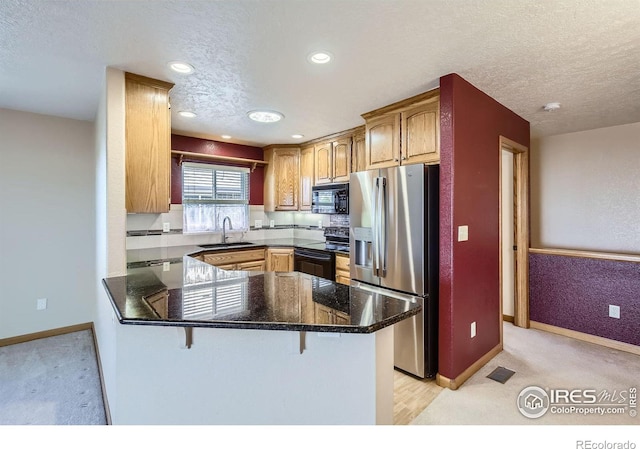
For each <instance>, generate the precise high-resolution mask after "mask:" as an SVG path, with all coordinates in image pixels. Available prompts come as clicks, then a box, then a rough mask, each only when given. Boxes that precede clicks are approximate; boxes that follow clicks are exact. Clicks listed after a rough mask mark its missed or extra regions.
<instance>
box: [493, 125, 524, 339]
mask: <svg viewBox="0 0 640 449" xmlns="http://www.w3.org/2000/svg"><path fill="white" fill-rule="evenodd" d="M528 150H529V149H528V148H527V147H525V146H523V145H521V144H519V143H517V142H514V141H512V140H510V139H507V138H506V137H503V136H500V320H499V322H500V343H501V344H502V338H503V336H502V322H503V319H505V320H507V321H513V324H514V325H515V326H518V327H524V328H528V327H529V260H528V258H529V151H528Z"/></svg>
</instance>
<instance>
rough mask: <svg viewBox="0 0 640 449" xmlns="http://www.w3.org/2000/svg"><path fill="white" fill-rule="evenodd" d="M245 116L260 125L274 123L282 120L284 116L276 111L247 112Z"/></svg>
mask: <svg viewBox="0 0 640 449" xmlns="http://www.w3.org/2000/svg"><path fill="white" fill-rule="evenodd" d="M247 115H248V116H249V118H250V119H251V120H254V121H256V122H260V123H275V122H278V121H280V120H282V119H283V118H284V115H282V114H281V113H279V112H277V111H264V110H262V111H249V112H247Z"/></svg>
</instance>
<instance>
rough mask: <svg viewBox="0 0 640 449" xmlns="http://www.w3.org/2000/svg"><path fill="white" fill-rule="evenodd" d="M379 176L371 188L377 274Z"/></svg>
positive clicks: (374, 264) (374, 265) (376, 269)
mask: <svg viewBox="0 0 640 449" xmlns="http://www.w3.org/2000/svg"><path fill="white" fill-rule="evenodd" d="M379 181H380V178H375V180H374V186H373V187H374V189H373V192H374V193H373V275H374V276H378V275H379V273H378V271H379V268H380V242H379V240H378V229H379V228H380V223H379V221H378V220H379V214H378V209H379V207H378V199H379V197H380V195H379V191H380V184H379Z"/></svg>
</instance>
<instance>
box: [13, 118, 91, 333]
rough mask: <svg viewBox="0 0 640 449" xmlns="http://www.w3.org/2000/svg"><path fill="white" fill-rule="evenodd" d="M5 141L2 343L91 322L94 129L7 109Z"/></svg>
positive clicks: (84, 125)
mask: <svg viewBox="0 0 640 449" xmlns="http://www.w3.org/2000/svg"><path fill="white" fill-rule="evenodd" d="M0 136H1V137H0V338H8V337H15V336H19V335H25V334H30V333H34V332H40V331H44V330H49V329H55V328H59V327H64V326H70V325H74V324H80V323H86V322H91V321H93V311H94V304H95V302H94V295H95V289H94V287H93V286H94V284H95V276H96V275H95V255H94V254H95V253H94V245H93V241H94V238H95V231H94V228H95V213H94V209H95V207H94V195H93V190H94V184H93V179H94V173H95V171H94V154H93V124H92V123H90V122H85V121H79V120H71V119H65V118H59V117H52V116H47V115H39V114H32V113H28V112H19V111H12V110H7V109H0ZM38 298H47V300H48V306H47V308H46V309H45V310H40V311H39V310H36V300H37V299H38Z"/></svg>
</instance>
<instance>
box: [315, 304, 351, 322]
mask: <svg viewBox="0 0 640 449" xmlns="http://www.w3.org/2000/svg"><path fill="white" fill-rule="evenodd" d="M314 307H315V312H316V320H315V322H316V324H349V323H351V318H350V317H349V315H347V314H346V313H344V312H340V311H339V310H336V309H332V308H331V307H327V306H324V305H322V304H318V303H317V302H316V303H315V304H314Z"/></svg>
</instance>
